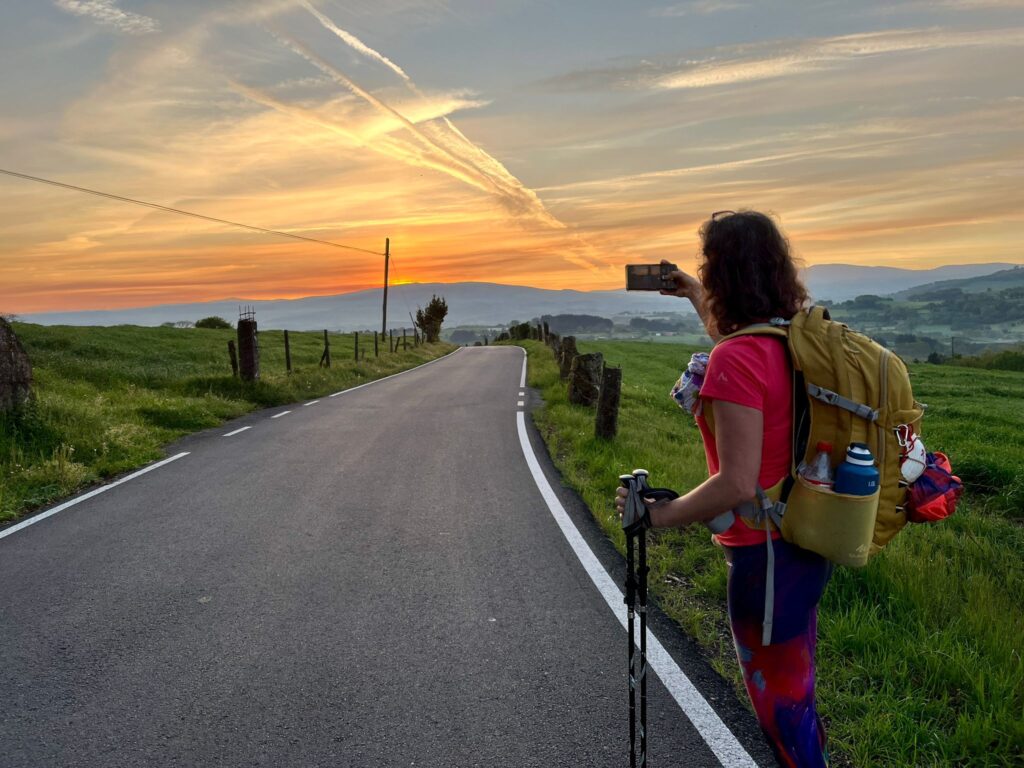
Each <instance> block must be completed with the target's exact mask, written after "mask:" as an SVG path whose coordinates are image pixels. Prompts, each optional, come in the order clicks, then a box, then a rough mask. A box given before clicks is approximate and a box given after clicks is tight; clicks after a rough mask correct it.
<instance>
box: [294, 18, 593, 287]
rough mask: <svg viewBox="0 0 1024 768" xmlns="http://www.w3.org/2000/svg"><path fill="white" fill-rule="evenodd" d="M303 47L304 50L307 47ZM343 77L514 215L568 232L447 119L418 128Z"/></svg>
mask: <svg viewBox="0 0 1024 768" xmlns="http://www.w3.org/2000/svg"><path fill="white" fill-rule="evenodd" d="M301 5H302V7H304V8H305V9H306V10H307V11H309V13H310V14H312V15H313V16H314V17H315V18H316V19H317V21H319V22H320V24H321V25H322V26H323V27H324V28H325V29H327V30H328V31H329V32H332V33H333V34H334V35H336V36H337V37H338V38H339V39H340V40H341V41H342V42H344V43H345V44H346V45H348V46H349V47H350V48H352V49H353V50H355V51H357V52H358V53H360V54H362V55H363V56H366V57H367V58H370V59H372V60H374V61H376V62H378V63H380V64H382V65H384V66H385V67H387V68H388V69H390V70H391V71H392V72H394V73H395V74H396V75H398V76H399V77H400V78H401V79H402V80H403V82H404V83H405V85H406V86H407V87H408V88H409V90H410V91H412V92H413V93H414V94H415V95H417V96H419V97H421V98H426V96H425V95H424V93H423V92H422V91H421V90H420V89H419V88H418V87H417V86H416V83H415V82H414V81H413V80H412V78H411V77H410V76H409V75H408V73H406V71H405V70H403V69H402V68H401V67H400V66H399V65H398V64H396V63H395V62H393V61H392V60H391V59H389V58H388V57H387V56H385V55H384V54H382V53H380V52H379V51H376V50H374V49H373V48H371V47H370V46H368V45H366V43H364V42H363V41H362V40H360V39H359V38H358V37H356V36H355V35H353V34H352V33H350V32H347V31H346V30H344V29H341V28H340V27H339V26H338V25H337V24H335V23H334V22H333V21H332V20H331V19H330V18H328V17H327V16H325V15H324V14H323V13H321V12H320V11H319V10H317V9H316V8H315V7H314V6H313V5H312V4H311V3H310V2H309V1H308V0H302V2H301ZM301 47H302V48H304V46H301ZM297 52H299V53H300V55H302V56H304V57H305V58H307V60H309V61H311V62H312V63H313V64H314V65H315V66H317V67H319V68H320V69H321V70H322V71H325V72H328V74H330V75H331V76H336V75H341V73H340V72H338V71H337V70H335V69H334V68H333V67H330V66H329V65H327V64H326V62H323V61H322V60H319V57H315V54H313V56H314V57H315V58H316V59H317V60H318V61H314V59H313V58H310V52H309V51H308V49H307V50H306V51H305V52H300V51H297ZM325 66H326V67H327V69H325V68H324V67H325ZM341 77H342V78H343V81H341V82H342V84H343V85H345V86H346V87H348V88H349V89H350V90H353V92H354V93H357V95H360V96H362V97H363V98H365V99H367V100H368V101H370V103H372V104H374V105H375V106H378V108H383V109H386V110H387V111H388V112H390V113H391V114H393V115H396V116H398V117H399V118H400V119H402V121H403V122H404V123H405V124H406V127H407V128H409V129H410V130H412V131H414V133H416V134H417V135H418V136H420V137H421V138H422V139H424V140H427V141H429V142H430V143H431V145H432V146H434V147H435V148H436V149H437V150H439V151H440V152H442V153H443V154H444V155H445V156H447V157H448V158H451V159H452V160H454V161H456V162H457V163H458V164H459V165H460V166H461V167H463V168H466V169H468V170H471V171H472V172H475V173H476V174H479V176H480V177H481V178H482V179H484V180H485V181H486V182H487V183H488V184H489V185H491V186H492V187H493V188H494V190H495V192H496V193H497V194H498V196H499V197H500V198H501V199H502V200H503V202H504V203H505V205H506V206H507V207H509V208H510V209H511V210H512V211H513V212H514V213H517V214H520V215H523V214H525V215H528V216H530V217H531V218H532V219H534V220H535V221H537V222H538V223H540V224H542V225H543V226H545V227H546V228H549V229H553V230H565V229H567V227H566V225H565V224H564V223H562V222H561V221H559V220H558V219H557V218H555V217H554V216H553V215H552V214H551V213H550V212H549V211H548V210H547V208H546V207H545V206H544V203H543V202H542V201H541V199H540V198H539V197H538V196H537V194H536V193H535V192H534V191H533V190H532V189H530V188H529V187H527V186H526V185H524V184H523V183H522V182H521V181H520V180H519V179H517V178H516V177H515V176H514V175H512V174H511V173H509V171H508V169H507V168H505V166H504V165H503V164H502V163H501V162H500V161H499V160H497V159H496V158H494V157H493V156H492V155H490V154H488V153H487V152H486V151H485V150H484V149H482V148H481V147H480V146H478V145H477V144H475V143H473V142H472V141H471V140H470V139H469V138H468V137H467V136H466V135H465V134H463V133H462V132H461V131H460V130H459V129H458V128H456V127H455V125H454V124H453V123H452V122H451V121H450V120H449V119H448V118H447V117H442V118H441V119H440V122H441V123H442V124H443V125H438V124H437V123H435V122H431V123H426V124H425V125H424V126H423V128H422V129H421V128H420V127H419V126H416V125H414V124H413V123H411V122H410V121H408V120H407V119H405V118H404V117H402V116H401V115H398V113H397V112H396V111H395V110H394V109H392V108H391V107H390V106H388V105H386V104H384V103H383V102H381V101H380V100H379V99H376V98H375V97H372V96H371V95H369V94H367V93H366V92H365V91H362V89H359V91H361V92H359V91H356V90H355V88H358V86H355V88H353V86H354V83H352V81H351V80H350V79H349V78H347V77H344V75H341ZM474 186H477V185H474ZM573 239H574V240H575V241H577V242H578V243H579V244H580V245H581V246H582V247H583V250H585V251H592V250H593V249H592V247H591V246H589V244H587V243H585V242H584V241H582V239H580V238H578V237H575V236H574V238H573ZM579 258H580V260H581V261H582V262H583V266H586V267H587V268H589V269H594V268H595V267H597V266H604V265H603V264H602V263H601V261H600V260H599V259H596V258H595V257H593V256H591V255H590V254H589V253H588V254H587V255H585V256H584V255H581V256H580V257H579ZM574 260H575V259H574Z"/></svg>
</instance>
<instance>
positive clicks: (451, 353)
mask: <svg viewBox="0 0 1024 768" xmlns="http://www.w3.org/2000/svg"><path fill="white" fill-rule="evenodd" d="M460 349H462V347H456V348H455V349H453V350H452V351H451V352H449V353H448V354H447V355H441V356H440V357H435V358H434V359H433V360H428V361H427V362H425V363H423V364H421V365H417V366H415V367H414V368H406V369H405V370H404V371H399V372H398V373H392V374H391V375H390V376H385V377H384V378H382V379H374V380H373V381H367V382H365V383H363V384H359V385H357V386H354V387H350V388H349V389H343V390H341V392H335V393H334V394H333V395H328V397H337V396H338V395H345V394H348V393H349V392H355V391H356V390H357V389H362V388H363V387H368V386H370V385H371V384H380V383H381V382H382V381H387V380H388V379H393V378H395V377H396V376H401V375H403V374H406V373H412V372H413V371H418V370H420V369H421V368H426V367H427V366H428V365H433V364H434V363H437V362H440V361H441V360H447V359H448V358H449V357H451V356H452V355H454V354H455V353H456V352H458V351H459V350H460Z"/></svg>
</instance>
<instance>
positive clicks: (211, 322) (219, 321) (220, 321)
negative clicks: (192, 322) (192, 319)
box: [196, 315, 233, 328]
mask: <svg viewBox="0 0 1024 768" xmlns="http://www.w3.org/2000/svg"><path fill="white" fill-rule="evenodd" d="M231 327H233V326H232V325H231V323H229V322H228V321H227V320H225V319H224V318H223V317H217V316H216V315H211V316H210V317H204V318H203V319H202V320H196V328H231Z"/></svg>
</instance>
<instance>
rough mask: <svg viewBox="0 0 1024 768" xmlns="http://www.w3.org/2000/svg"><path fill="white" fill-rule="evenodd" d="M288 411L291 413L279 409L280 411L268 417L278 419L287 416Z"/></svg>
mask: <svg viewBox="0 0 1024 768" xmlns="http://www.w3.org/2000/svg"><path fill="white" fill-rule="evenodd" d="M289 413H291V411H281V412H280V413H275V414H274V415H273V416H271V417H270V418H272V419H280V418H281V417H282V416H287V415H288V414H289Z"/></svg>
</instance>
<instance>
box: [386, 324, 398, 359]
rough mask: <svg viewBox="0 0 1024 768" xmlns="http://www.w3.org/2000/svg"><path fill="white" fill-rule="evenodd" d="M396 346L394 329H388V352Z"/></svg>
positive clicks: (395, 348) (392, 350)
mask: <svg viewBox="0 0 1024 768" xmlns="http://www.w3.org/2000/svg"><path fill="white" fill-rule="evenodd" d="M397 349H398V347H396V346H395V330H394V328H392V329H391V330H390V331H388V352H392V353H393V352H394V351H395V350H397Z"/></svg>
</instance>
